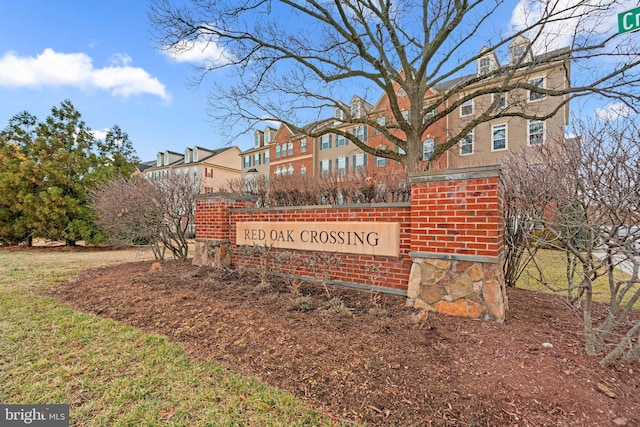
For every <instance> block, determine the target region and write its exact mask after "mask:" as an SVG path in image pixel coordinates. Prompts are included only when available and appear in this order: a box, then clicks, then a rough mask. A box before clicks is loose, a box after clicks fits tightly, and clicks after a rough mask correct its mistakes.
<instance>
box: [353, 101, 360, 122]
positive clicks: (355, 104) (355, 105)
mask: <svg viewBox="0 0 640 427" xmlns="http://www.w3.org/2000/svg"><path fill="white" fill-rule="evenodd" d="M361 113H362V111H361V108H360V102H358V101H355V102H353V103H352V104H351V116H353V117H354V118H356V119H359V118H360V114H361Z"/></svg>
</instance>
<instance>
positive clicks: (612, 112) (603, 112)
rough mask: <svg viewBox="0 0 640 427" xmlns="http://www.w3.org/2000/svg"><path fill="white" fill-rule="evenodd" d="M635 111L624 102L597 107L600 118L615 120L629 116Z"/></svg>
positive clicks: (597, 115) (597, 114)
mask: <svg viewBox="0 0 640 427" xmlns="http://www.w3.org/2000/svg"><path fill="white" fill-rule="evenodd" d="M632 114H633V111H632V110H631V109H630V108H629V107H628V106H626V105H625V104H622V103H617V104H609V105H606V106H604V107H601V108H598V109H596V117H597V118H599V119H600V120H605V121H613V120H617V119H620V118H624V117H629V116H631V115H632Z"/></svg>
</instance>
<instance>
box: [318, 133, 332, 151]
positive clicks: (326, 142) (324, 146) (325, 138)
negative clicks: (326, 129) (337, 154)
mask: <svg viewBox="0 0 640 427" xmlns="http://www.w3.org/2000/svg"><path fill="white" fill-rule="evenodd" d="M330 148H331V135H322V136H321V137H320V149H321V150H328V149H330Z"/></svg>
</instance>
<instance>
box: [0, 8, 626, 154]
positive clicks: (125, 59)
mask: <svg viewBox="0 0 640 427" xmlns="http://www.w3.org/2000/svg"><path fill="white" fill-rule="evenodd" d="M566 1H569V2H571V1H575V0H566ZM523 4H525V5H526V4H527V1H526V0H522V1H521V2H520V5H519V7H523V6H522V5H523ZM629 4H631V2H629ZM515 8H516V2H515V1H514V2H513V8H510V7H508V6H507V7H506V8H504V9H501V10H502V12H501V13H504V14H505V16H496V17H493V18H495V20H496V21H495V22H503V23H505V30H506V23H509V22H511V23H513V21H514V15H512V14H511V11H513V10H514V9H515ZM200 53H202V52H200ZM213 54H214V55H215V52H213ZM186 59H189V60H195V61H197V60H199V59H202V58H201V57H200V54H198V55H195V56H194V57H190V58H183V61H180V62H179V61H176V60H174V59H172V58H170V57H168V56H167V55H165V54H163V53H162V52H160V51H159V50H158V49H157V48H156V47H155V46H154V45H153V40H152V36H151V34H150V25H149V23H148V20H147V2H146V1H143V0H109V1H104V0H100V1H97V0H20V1H14V0H0V100H1V102H0V128H4V127H5V126H6V125H7V123H8V120H9V119H10V118H11V117H12V116H13V115H15V114H17V113H19V112H22V111H25V110H26V111H28V112H30V113H31V114H34V115H36V116H37V117H38V118H39V119H40V120H44V119H45V117H46V116H48V115H49V113H50V110H51V107H53V106H57V105H59V104H60V102H61V101H62V100H64V99H70V100H71V101H72V103H73V104H74V106H75V107H76V109H77V110H78V111H79V112H80V113H81V114H82V117H83V120H84V121H85V122H86V124H87V125H88V126H89V127H90V128H91V129H93V130H94V131H98V134H97V135H98V136H99V137H100V136H101V135H100V133H99V132H104V131H106V130H107V129H108V128H110V127H112V126H113V125H115V124H117V125H119V126H120V127H121V128H122V129H123V130H124V131H125V132H127V133H128V134H129V137H130V139H131V141H132V142H133V145H134V148H135V149H136V151H137V153H138V156H139V157H140V158H141V159H142V160H153V159H155V155H156V153H157V152H158V151H164V150H166V149H169V150H173V151H177V152H183V151H184V149H185V148H186V147H193V146H196V145H198V146H202V147H209V148H218V147H223V146H226V145H228V142H227V141H226V140H225V139H223V137H222V136H221V135H220V134H219V133H218V132H216V129H215V128H214V127H213V126H212V124H211V123H209V118H208V116H207V113H206V108H207V95H208V92H209V89H210V88H211V84H212V83H213V81H214V79H223V78H224V74H223V73H222V72H217V74H216V73H214V74H210V75H208V76H207V77H206V79H205V81H204V84H203V85H201V86H200V87H195V88H194V87H192V86H190V85H189V81H190V79H192V78H193V77H194V76H195V75H196V74H195V71H194V69H193V67H192V66H191V65H190V64H189V62H188V61H187V60H186ZM351 95H353V94H349V97H350V96H351ZM347 99H348V98H347ZM370 101H375V99H372V100H370ZM235 144H236V145H238V146H239V147H240V148H241V149H242V150H245V149H247V148H250V147H251V144H252V141H251V137H250V136H249V135H248V136H246V137H245V138H243V139H240V140H238V141H236V142H235Z"/></svg>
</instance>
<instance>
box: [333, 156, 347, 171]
mask: <svg viewBox="0 0 640 427" xmlns="http://www.w3.org/2000/svg"><path fill="white" fill-rule="evenodd" d="M348 169H349V158H348V157H338V158H337V159H336V170H337V171H339V172H346V171H347V170H348Z"/></svg>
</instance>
